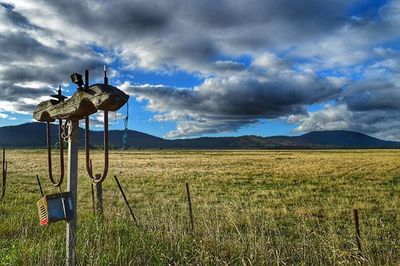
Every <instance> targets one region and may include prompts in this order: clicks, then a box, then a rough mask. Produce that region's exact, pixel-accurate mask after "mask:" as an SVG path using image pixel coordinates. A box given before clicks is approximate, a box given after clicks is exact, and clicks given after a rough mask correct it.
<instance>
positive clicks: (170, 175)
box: [0, 150, 400, 265]
mask: <svg viewBox="0 0 400 266" xmlns="http://www.w3.org/2000/svg"><path fill="white" fill-rule="evenodd" d="M93 156H94V163H93V165H94V167H95V169H98V170H96V171H95V172H100V171H101V169H100V168H101V160H100V159H101V153H100V152H94V155H93ZM7 159H8V161H9V172H8V176H9V178H8V190H7V198H6V204H5V205H1V204H0V265H63V264H64V256H65V248H64V244H65V223H64V222H60V223H56V224H53V225H50V226H48V227H40V226H39V224H38V217H37V216H38V215H37V210H36V201H37V200H38V199H39V198H40V194H39V190H38V186H37V184H36V180H35V174H39V175H40V176H41V180H42V183H43V185H44V189H45V192H46V193H48V194H50V193H55V192H56V189H55V188H52V187H51V186H50V185H49V181H48V179H47V168H46V160H47V157H46V154H45V151H44V150H9V151H8V153H7ZM55 162H56V157H54V163H55ZM110 165H111V166H110V175H109V177H108V178H107V179H106V181H105V182H104V201H105V218H104V219H103V220H102V221H101V220H100V219H98V218H96V217H95V216H94V215H93V211H92V202H91V189H90V182H89V180H88V179H87V178H86V177H85V173H86V172H85V169H84V152H83V151H80V169H79V173H80V178H79V187H78V190H79V191H78V194H79V203H78V215H79V217H78V227H79V229H78V239H77V243H78V262H79V264H80V265H154V264H156V265H165V264H172V265H174V264H179V265H185V264H195V265H216V264H217V265H225V264H229V265H265V264H266V265H293V264H303V265H336V264H345V265H354V264H358V263H360V260H359V258H358V257H357V246H356V243H355V236H354V223H353V213H352V210H353V208H358V209H359V213H360V227H361V238H362V248H363V254H364V257H365V260H366V261H365V264H367V265H399V264H400V151H394V150H346V151H342V150H337V151H127V152H123V153H120V152H118V151H113V152H112V154H111V156H110ZM55 169H57V168H56V167H55ZM57 172H58V171H57ZM114 174H117V175H118V176H119V179H120V182H121V184H122V186H123V187H124V189H125V192H126V194H127V197H128V199H129V201H130V202H131V204H132V206H133V207H134V211H135V213H136V216H137V218H138V222H139V227H136V226H135V225H134V224H133V223H132V220H131V217H130V216H129V212H128V210H127V209H126V208H125V206H124V203H123V200H122V198H121V196H120V194H119V191H118V188H117V186H116V184H115V183H114V180H113V178H112V176H113V175H114ZM186 181H188V182H189V183H190V188H191V194H192V202H193V212H194V221H195V232H194V233H191V231H190V224H189V218H188V208H187V204H186V194H185V182H186ZM64 185H65V183H64Z"/></svg>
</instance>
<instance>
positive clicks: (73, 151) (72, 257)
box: [66, 120, 79, 266]
mask: <svg viewBox="0 0 400 266" xmlns="http://www.w3.org/2000/svg"><path fill="white" fill-rule="evenodd" d="M78 128H79V120H72V121H71V128H70V132H69V139H68V180H67V191H70V192H71V195H72V205H73V211H72V213H73V215H72V219H71V220H69V221H68V223H67V232H66V256H67V258H66V265H68V266H75V265H76V264H77V263H76V249H75V248H76V220H77V211H76V210H77V205H78V199H77V194H78V182H77V181H78V180H77V179H78V178H77V177H78Z"/></svg>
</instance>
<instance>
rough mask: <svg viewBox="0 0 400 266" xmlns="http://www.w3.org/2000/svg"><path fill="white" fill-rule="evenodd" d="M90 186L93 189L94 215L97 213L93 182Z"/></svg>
mask: <svg viewBox="0 0 400 266" xmlns="http://www.w3.org/2000/svg"><path fill="white" fill-rule="evenodd" d="M90 188H91V190H92V206H93V215H96V202H95V199H94V187H93V183H92V182H91V183H90Z"/></svg>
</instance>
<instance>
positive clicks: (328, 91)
mask: <svg viewBox="0 0 400 266" xmlns="http://www.w3.org/2000/svg"><path fill="white" fill-rule="evenodd" d="M122 87H123V89H125V90H126V91H127V92H128V93H131V94H133V95H135V96H136V97H137V98H138V99H139V100H147V101H149V108H150V109H151V110H153V111H157V112H160V113H162V114H160V115H157V116H156V119H157V120H161V121H164V120H166V121H168V120H175V121H177V122H178V126H177V130H175V131H173V132H170V134H169V135H168V136H169V137H186V136H190V135H200V134H203V133H205V132H207V131H208V132H209V133H216V132H223V131H232V130H237V129H238V128H239V127H240V126H242V125H245V124H252V123H255V122H256V121H258V120H259V119H262V118H272V119H274V118H279V117H283V116H286V115H287V114H303V113H305V109H306V108H305V106H306V105H308V104H313V103H316V102H319V101H324V100H327V99H329V98H330V97H333V96H334V95H336V94H338V93H339V91H340V86H338V85H337V84H335V83H334V82H331V81H329V80H325V79H319V78H318V77H316V76H315V75H314V74H313V73H309V72H296V71H293V70H290V69H286V70H283V69H282V72H281V73H271V74H266V73H263V74H262V75H260V74H259V73H257V72H256V71H253V69H252V68H250V69H248V70H246V71H243V72H242V73H239V74H238V75H237V76H233V77H225V78H221V77H215V78H210V79H207V80H205V81H204V83H203V84H201V85H200V86H198V87H195V88H192V89H179V88H171V87H166V86H154V85H141V86H122ZM217 125H218V126H217Z"/></svg>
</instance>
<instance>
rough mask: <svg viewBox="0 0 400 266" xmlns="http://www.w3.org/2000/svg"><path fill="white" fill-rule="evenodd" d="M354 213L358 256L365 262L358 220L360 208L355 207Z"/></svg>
mask: <svg viewBox="0 0 400 266" xmlns="http://www.w3.org/2000/svg"><path fill="white" fill-rule="evenodd" d="M353 215H354V226H355V233H356V243H357V256H358V257H359V259H360V260H361V262H363V261H364V256H363V253H362V248H361V235H360V223H359V220H358V209H353Z"/></svg>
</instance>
